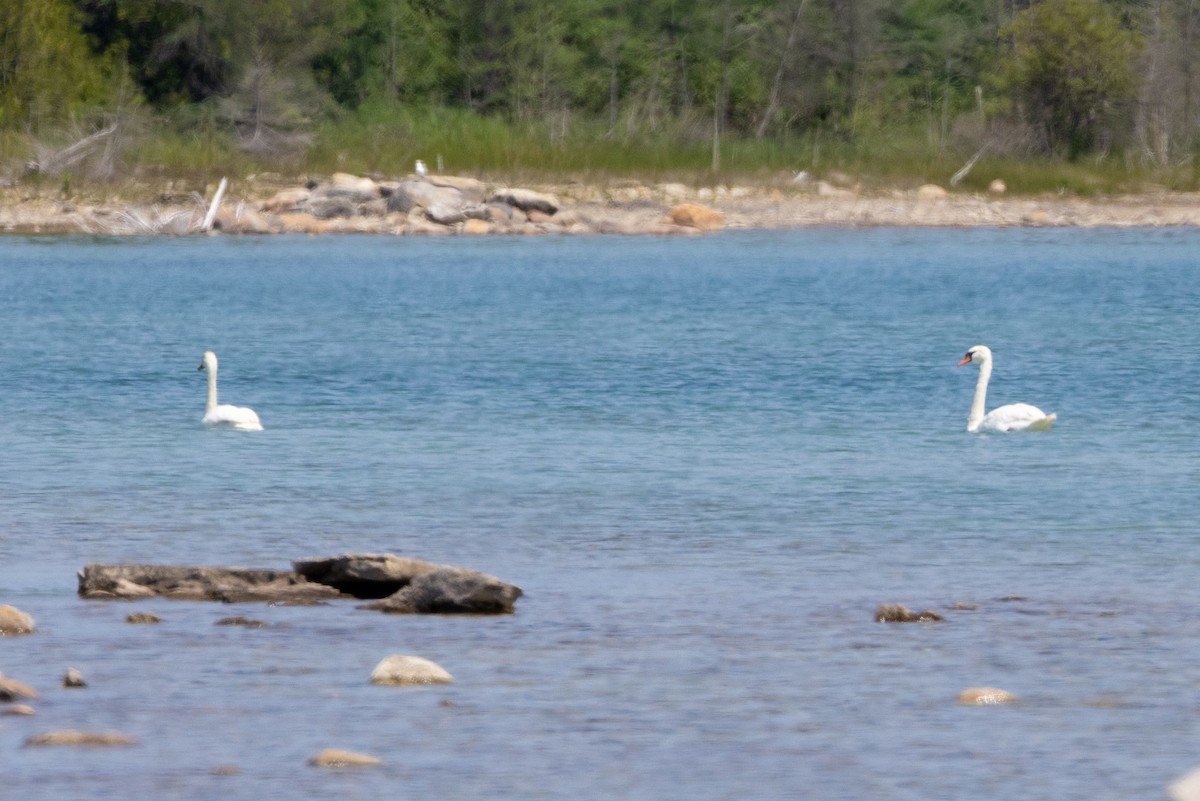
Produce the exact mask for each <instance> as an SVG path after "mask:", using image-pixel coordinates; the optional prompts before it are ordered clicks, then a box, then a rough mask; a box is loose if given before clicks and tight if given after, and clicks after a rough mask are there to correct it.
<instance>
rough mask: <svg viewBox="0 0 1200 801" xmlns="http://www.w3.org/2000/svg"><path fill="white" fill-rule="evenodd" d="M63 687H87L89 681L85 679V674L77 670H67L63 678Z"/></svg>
mask: <svg viewBox="0 0 1200 801" xmlns="http://www.w3.org/2000/svg"><path fill="white" fill-rule="evenodd" d="M62 686H64V687H86V686H87V681H86V680H85V679H84V678H83V674H82V673H80V672H79V670H78V669H77V668H67V673H66V675H65V676H63V680H62Z"/></svg>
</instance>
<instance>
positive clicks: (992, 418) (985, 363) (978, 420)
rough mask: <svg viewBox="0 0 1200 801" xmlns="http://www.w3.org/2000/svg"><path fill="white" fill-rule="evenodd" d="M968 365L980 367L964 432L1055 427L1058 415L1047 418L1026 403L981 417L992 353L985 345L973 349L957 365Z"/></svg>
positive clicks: (1036, 429)
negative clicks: (971, 363)
mask: <svg viewBox="0 0 1200 801" xmlns="http://www.w3.org/2000/svg"><path fill="white" fill-rule="evenodd" d="M968 362H973V363H977V364H978V365H979V380H978V381H977V382H976V383H975V397H974V398H973V399H972V400H971V413H970V414H968V415H967V431H970V432H971V433H975V432H976V431H1045V430H1046V429H1048V428H1050V426H1051V425H1053V424H1054V421H1055V420H1057V419H1058V415H1057V414H1054V413H1050V414H1046V413H1045V412H1043V411H1042V410H1041V409H1039V408H1038V407H1036V406H1030V405H1029V404H1028V403H1010V404H1008V405H1007V406H1001V407H999V408H998V409H992V410H991V411H990V412H988V413H987V414H984V413H983V407H984V404H985V403H986V402H987V386H988V379H990V378H991V377H992V350H991V348H989V347H988V346H987V345H976V346H975V347H973V348H971V349H970V350H969V351H967V355H966V356H964V357H963V360H962V361H961V362H959V363H958V366H959V367H962V366H963V365H964V364H967V363H968Z"/></svg>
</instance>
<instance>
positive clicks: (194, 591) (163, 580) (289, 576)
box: [79, 564, 341, 602]
mask: <svg viewBox="0 0 1200 801" xmlns="http://www.w3.org/2000/svg"><path fill="white" fill-rule="evenodd" d="M131 588H135V589H131ZM147 593H149V594H151V595H160V596H163V597H165V598H175V599H180V600H192V601H225V602H237V601H318V600H323V599H328V598H337V597H339V596H340V595H341V593H339V592H338V591H337V590H336V589H335V588H333V587H327V586H325V585H323V584H315V583H313V582H310V581H307V580H306V579H304V578H303V577H302V576H298V575H297V574H296V573H294V572H292V571H290V570H266V569H258V568H245V567H190V566H177V565H99V564H92V565H87V566H86V567H84V569H83V570H82V571H80V573H79V595H80V596H81V597H83V598H130V597H135V598H137V597H145V595H146V594H147Z"/></svg>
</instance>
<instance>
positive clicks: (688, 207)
mask: <svg viewBox="0 0 1200 801" xmlns="http://www.w3.org/2000/svg"><path fill="white" fill-rule="evenodd" d="M667 219H669V220H670V221H671V223H672V224H674V225H684V226H687V227H689V228H697V229H699V230H701V231H720V230H721V229H722V228H724V227H725V215H724V214H722V213H721V212H719V211H717V210H715V209H710V208H709V207H707V206H701V205H699V204H698V203H680V204H679V205H678V206H676V207H674V208H673V209H671V210H670V211H669V212H667Z"/></svg>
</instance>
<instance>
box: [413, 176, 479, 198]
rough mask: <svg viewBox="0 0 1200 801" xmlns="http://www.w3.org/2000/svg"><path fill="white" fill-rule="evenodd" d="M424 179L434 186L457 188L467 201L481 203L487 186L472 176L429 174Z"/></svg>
mask: <svg viewBox="0 0 1200 801" xmlns="http://www.w3.org/2000/svg"><path fill="white" fill-rule="evenodd" d="M425 180H426V182H428V183H431V184H433V185H434V186H440V187H449V188H450V189H457V190H458V191H459V192H460V193H462V198H463V200H464V201H465V202H467V203H472V204H478V203H482V202H483V199H484V198H485V197H486V196H487V187H486V186H484V183H483V181H478V180H476V179H474V178H460V177H458V176H456V175H431V176H429V177H427V178H426V179H425Z"/></svg>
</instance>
